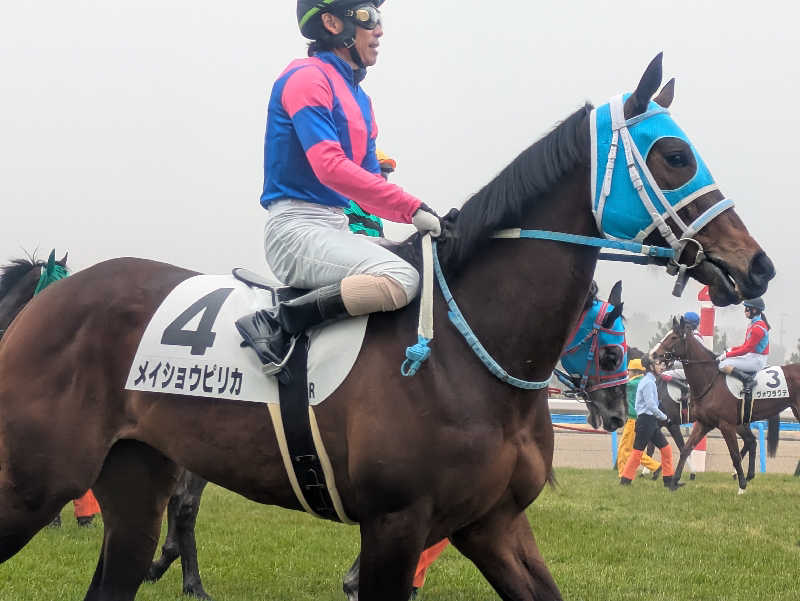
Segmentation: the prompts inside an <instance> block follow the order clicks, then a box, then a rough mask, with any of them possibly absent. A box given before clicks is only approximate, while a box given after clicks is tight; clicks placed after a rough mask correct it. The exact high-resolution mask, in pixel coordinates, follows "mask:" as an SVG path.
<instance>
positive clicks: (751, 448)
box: [736, 424, 758, 481]
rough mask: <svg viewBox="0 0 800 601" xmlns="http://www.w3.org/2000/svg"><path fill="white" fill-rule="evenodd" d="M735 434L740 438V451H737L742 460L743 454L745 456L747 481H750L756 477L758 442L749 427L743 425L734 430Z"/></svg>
mask: <svg viewBox="0 0 800 601" xmlns="http://www.w3.org/2000/svg"><path fill="white" fill-rule="evenodd" d="M736 432H737V433H738V434H739V436H741V437H742V450H741V451H739V455H741V457H742V459H743V460H744V456H745V454H746V455H747V476H746V478H747V480H748V481H749V480H752V479H753V478H755V477H756V451H757V450H758V442H757V441H756V437H755V434H753V431H752V430H751V429H750V426H749V425H747V424H745V425H743V426H739V427H738V428H736Z"/></svg>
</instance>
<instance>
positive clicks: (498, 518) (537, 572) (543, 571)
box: [450, 512, 561, 601]
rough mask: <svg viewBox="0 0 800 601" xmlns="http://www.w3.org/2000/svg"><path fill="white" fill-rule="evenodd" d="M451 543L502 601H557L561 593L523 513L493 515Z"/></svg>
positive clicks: (460, 534)
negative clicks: (468, 560)
mask: <svg viewBox="0 0 800 601" xmlns="http://www.w3.org/2000/svg"><path fill="white" fill-rule="evenodd" d="M494 513H496V514H497V515H492V516H491V517H490V518H489V519H486V520H484V521H482V522H481V523H478V524H473V525H471V526H469V527H467V528H465V529H463V530H460V531H458V532H456V533H454V534H453V535H452V536H451V537H450V540H451V541H452V543H453V544H454V545H455V547H456V548H457V549H458V550H459V551H460V552H461V553H463V554H464V555H465V556H466V557H468V558H469V559H470V560H471V561H472V562H473V563H474V564H475V565H476V566H477V568H478V569H479V570H480V571H481V572H482V573H483V575H484V576H485V577H486V579H487V580H488V581H489V583H490V584H491V585H492V586H493V587H494V590H495V591H497V593H498V594H499V595H500V598H501V599H503V600H504V601H559V600H560V599H561V593H560V592H559V590H558V586H557V585H556V583H555V580H553V576H552V575H551V574H550V571H549V570H548V569H547V566H546V565H545V563H544V559H543V558H542V555H541V553H540V552H539V548H538V546H537V545H536V541H535V540H534V537H533V532H532V531H531V526H530V524H529V523H528V519H527V517H526V516H525V513H524V512H519V513H516V514H515V515H512V514H509V515H504V512H503V513H500V512H494Z"/></svg>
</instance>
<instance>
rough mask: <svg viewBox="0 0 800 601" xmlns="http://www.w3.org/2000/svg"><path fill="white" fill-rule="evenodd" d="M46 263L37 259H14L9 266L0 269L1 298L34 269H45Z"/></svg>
mask: <svg viewBox="0 0 800 601" xmlns="http://www.w3.org/2000/svg"><path fill="white" fill-rule="evenodd" d="M44 264H45V263H44V261H37V260H36V258H35V257H31V258H29V259H14V260H12V261H11V263H9V264H8V265H5V266H3V267H0V298H3V297H4V296H6V295H7V294H8V293H9V292H11V290H12V289H13V288H14V286H16V285H17V284H18V283H19V282H20V281H21V280H22V279H23V278H24V277H25V276H26V275H28V274H29V273H30V271H31V270H32V269H35V268H36V267H43V266H44Z"/></svg>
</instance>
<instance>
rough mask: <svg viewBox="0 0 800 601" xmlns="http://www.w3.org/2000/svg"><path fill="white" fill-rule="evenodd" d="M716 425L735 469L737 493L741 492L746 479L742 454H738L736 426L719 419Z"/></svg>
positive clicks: (744, 486)
mask: <svg viewBox="0 0 800 601" xmlns="http://www.w3.org/2000/svg"><path fill="white" fill-rule="evenodd" d="M717 427H718V428H719V431H720V432H722V437H723V438H724V439H725V444H726V445H728V453H729V454H730V456H731V461H732V462H733V468H734V469H735V470H736V478H737V479H738V480H739V494H742V493H743V492H744V489H745V488H746V487H747V480H746V479H745V477H744V471H743V470H742V456H741V455H739V441H738V440H736V426H732V425H731V424H729V423H728V422H722V421H721V422H719V424H718V425H717Z"/></svg>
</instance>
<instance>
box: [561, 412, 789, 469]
mask: <svg viewBox="0 0 800 601" xmlns="http://www.w3.org/2000/svg"><path fill="white" fill-rule="evenodd" d="M550 420H551V421H552V422H553V423H554V424H586V423H587V422H586V416H585V415H584V414H580V413H579V414H573V413H551V414H550ZM587 425H588V424H587ZM681 427H689V428H690V427H692V424H681ZM750 429H751V430H757V431H758V457H759V471H760V472H761V473H762V474H764V473H766V471H767V453H766V448H767V447H766V444H767V443H766V437H765V435H764V432H765V431H766V429H767V421H766V420H760V421H757V422H751V423H750ZM780 430H781V431H782V432H800V423H797V422H783V421H782V422H780ZM609 434H611V461H612V463H613V464H614V465H616V463H617V446H618V443H617V439H618V436H617V433H616V431H615V432H609Z"/></svg>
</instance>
